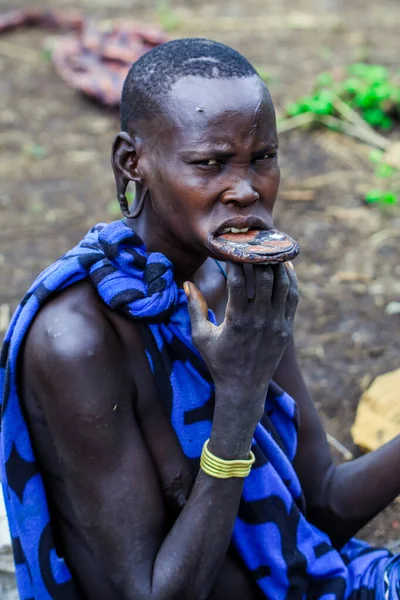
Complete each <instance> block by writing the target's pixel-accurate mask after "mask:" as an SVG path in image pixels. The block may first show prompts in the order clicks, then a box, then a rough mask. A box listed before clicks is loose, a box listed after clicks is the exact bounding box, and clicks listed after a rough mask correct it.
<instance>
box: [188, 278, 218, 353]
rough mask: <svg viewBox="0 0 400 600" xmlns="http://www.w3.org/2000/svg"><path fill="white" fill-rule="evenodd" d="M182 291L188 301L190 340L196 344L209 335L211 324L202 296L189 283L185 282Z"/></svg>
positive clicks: (192, 284)
mask: <svg viewBox="0 0 400 600" xmlns="http://www.w3.org/2000/svg"><path fill="white" fill-rule="evenodd" d="M183 289H184V290H185V294H186V297H187V301H188V311H189V316H190V323H191V325H192V338H193V341H194V342H195V343H197V342H198V341H200V340H201V339H203V338H204V336H206V335H207V334H208V333H209V331H210V328H211V327H212V323H211V322H210V321H209V320H208V306H207V302H206V299H205V298H204V296H203V294H202V293H201V292H200V291H199V290H198V289H197V287H196V286H195V285H194V283H192V282H191V281H185V283H184V284H183Z"/></svg>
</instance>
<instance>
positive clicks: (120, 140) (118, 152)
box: [111, 131, 140, 188]
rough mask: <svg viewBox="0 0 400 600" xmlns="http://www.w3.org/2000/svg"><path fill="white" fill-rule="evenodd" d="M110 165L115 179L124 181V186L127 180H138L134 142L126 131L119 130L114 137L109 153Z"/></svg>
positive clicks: (120, 181) (118, 181)
mask: <svg viewBox="0 0 400 600" xmlns="http://www.w3.org/2000/svg"><path fill="white" fill-rule="evenodd" d="M111 165H112V168H113V171H114V176H115V180H116V182H117V187H120V186H118V183H122V182H124V184H125V188H126V186H127V185H128V183H129V181H139V180H140V176H139V174H138V173H137V171H136V166H137V153H136V149H135V144H134V142H133V140H132V138H131V137H130V135H129V134H128V133H127V132H126V131H120V132H119V133H118V134H117V135H116V136H115V139H114V142H113V146H112V153H111Z"/></svg>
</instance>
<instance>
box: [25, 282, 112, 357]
mask: <svg viewBox="0 0 400 600" xmlns="http://www.w3.org/2000/svg"><path fill="white" fill-rule="evenodd" d="M100 302H101V301H100V300H99V298H98V297H97V295H96V293H95V291H94V290H93V289H92V287H91V285H90V284H88V283H79V284H77V285H75V286H72V287H71V288H69V289H68V290H66V291H64V292H62V293H60V294H59V295H57V296H56V297H55V298H54V299H53V300H50V301H49V302H48V303H47V304H46V305H45V306H44V307H43V308H42V309H41V310H40V312H39V313H38V315H37V316H36V318H35V320H34V322H33V324H32V327H31V329H30V331H29V333H28V335H27V339H26V343H25V348H24V354H25V355H26V356H27V357H29V365H28V366H29V367H30V368H32V367H34V366H36V367H40V366H42V367H44V366H45V365H46V364H48V361H50V364H49V365H48V366H54V365H55V364H57V363H58V362H63V363H64V362H65V361H67V362H69V363H70V362H71V361H76V360H77V361H80V360H87V359H88V358H90V357H92V356H94V355H98V354H99V353H100V354H104V353H110V344H111V345H112V346H114V347H113V350H116V349H117V345H118V343H117V342H118V336H117V332H116V330H115V328H114V327H113V326H112V324H111V323H110V321H109V320H108V319H107V318H106V315H105V312H104V310H102V308H101V304H100ZM25 362H26V361H25Z"/></svg>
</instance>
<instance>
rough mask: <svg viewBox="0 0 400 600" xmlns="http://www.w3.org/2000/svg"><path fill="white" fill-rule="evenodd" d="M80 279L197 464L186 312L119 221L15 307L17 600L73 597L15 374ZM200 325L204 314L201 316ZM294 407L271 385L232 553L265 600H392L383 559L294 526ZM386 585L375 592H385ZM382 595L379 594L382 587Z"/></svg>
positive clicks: (11, 487)
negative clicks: (125, 326)
mask: <svg viewBox="0 0 400 600" xmlns="http://www.w3.org/2000/svg"><path fill="white" fill-rule="evenodd" d="M85 278H88V279H90V280H91V282H92V284H93V285H94V287H95V288H96V289H97V291H98V293H99V295H100V297H101V298H102V299H103V301H104V302H105V303H106V304H107V305H108V306H109V307H110V308H111V309H113V310H118V311H123V312H124V313H126V314H128V315H129V316H130V317H131V318H133V319H137V320H140V322H141V323H143V324H145V325H146V326H145V327H143V328H141V329H143V331H144V332H145V333H144V339H145V344H146V351H147V356H148V360H149V363H150V365H151V369H152V371H153V373H154V376H155V381H156V383H157V385H158V386H159V392H160V398H161V400H162V401H163V402H164V403H165V406H166V407H167V409H168V411H169V415H170V420H171V423H172V426H173V428H174V430H175V432H176V435H177V437H178V438H179V441H180V443H181V446H182V448H183V451H184V453H185V455H186V456H187V457H188V459H191V460H192V461H195V462H196V463H197V464H198V460H199V456H200V453H201V449H202V445H203V443H204V441H205V440H206V439H207V438H208V437H209V435H210V432H211V420H212V415H213V406H214V386H213V382H212V380H211V378H210V375H209V373H208V371H207V368H206V366H205V364H204V362H203V360H202V359H201V356H200V355H199V353H198V352H197V350H196V348H195V347H194V346H193V343H192V340H191V330H190V320H189V315H188V311H187V301H186V296H185V294H184V292H183V290H181V289H178V287H177V285H176V283H175V281H174V274H173V266H172V264H171V263H170V261H169V260H168V259H167V258H166V257H165V256H164V255H162V254H159V253H151V254H147V253H146V250H145V247H144V245H143V243H142V241H141V240H140V238H139V237H138V236H137V235H136V234H135V233H134V232H133V231H132V230H131V229H130V228H129V227H127V226H126V225H125V224H124V223H123V222H120V221H118V222H115V223H111V224H109V225H104V224H100V225H97V226H95V227H93V228H92V229H91V230H90V232H89V233H88V234H87V236H86V237H85V238H84V239H83V240H82V242H81V243H80V244H78V246H76V247H75V248H74V249H72V250H71V251H70V252H68V253H67V254H66V255H65V256H63V257H62V258H61V259H60V260H59V261H57V262H56V263H55V264H54V265H52V266H50V267H49V268H48V269H46V270H45V271H44V272H43V273H42V274H41V275H40V276H39V277H38V279H37V280H36V281H35V283H34V284H33V286H32V287H31V288H30V290H29V291H28V293H27V294H26V296H25V298H24V299H23V301H22V302H21V304H20V306H19V307H18V309H17V311H16V313H15V315H14V317H13V319H12V322H11V324H10V328H9V330H8V332H7V335H6V338H5V342H4V346H3V349H2V354H1V364H0V367H1V370H0V375H1V379H0V390H1V392H2V393H1V397H2V423H1V424H2V429H1V474H2V483H3V491H4V497H5V502H6V508H7V514H8V520H9V525H10V531H11V536H12V543H13V549H14V558H15V563H16V575H17V581H18V588H19V593H20V597H21V599H22V600H28V599H29V600H31V599H36V600H76V599H80V598H81V596H80V594H79V591H78V590H77V589H76V587H75V584H74V580H73V577H72V576H71V573H70V571H69V569H68V566H67V564H66V563H65V561H64V559H63V557H62V556H58V555H57V553H56V550H55V544H54V539H53V535H52V529H51V523H50V518H49V510H48V504H47V499H46V494H45V490H44V486H43V481H42V477H41V474H40V469H39V467H38V464H37V462H36V459H35V456H34V453H33V450H32V445H31V440H30V437H29V433H28V428H27V425H26V422H25V420H24V416H23V410H22V407H21V398H20V396H19V393H18V383H17V363H18V356H19V352H20V348H21V344H22V342H23V340H24V337H25V335H26V332H27V331H28V328H29V326H30V325H31V323H32V320H33V319H34V317H35V315H36V314H37V312H38V310H39V309H40V308H41V306H42V305H43V303H44V302H45V301H46V300H47V299H48V298H49V297H50V296H51V295H54V294H55V293H58V292H60V291H61V290H63V289H65V288H67V287H68V286H70V285H71V284H73V283H75V282H77V281H80V280H82V279H85ZM210 319H211V320H214V315H213V314H212V313H211V312H210ZM296 443H297V418H296V405H295V402H294V401H293V400H292V398H290V397H289V396H288V395H287V394H286V393H285V392H283V391H282V390H281V389H280V388H279V387H278V386H276V385H275V384H271V386H270V388H269V391H268V394H267V398H266V404H265V416H264V417H263V420H262V422H261V423H260V424H259V425H258V426H257V428H256V431H255V434H254V439H253V446H252V450H253V452H254V454H255V456H256V463H255V465H254V467H253V469H252V471H251V474H250V475H249V477H248V478H247V479H246V480H245V483H244V488H243V496H242V499H241V502H240V508H239V512H238V517H237V519H236V522H235V526H234V531H233V543H234V545H235V547H236V549H237V551H238V552H239V554H240V556H241V557H242V559H243V561H244V563H245V564H246V566H247V568H248V571H249V573H250V574H251V575H252V577H253V578H254V579H255V581H256V582H257V584H258V585H259V587H260V588H261V590H262V592H263V593H264V595H265V598H268V599H270V600H284V599H285V600H299V599H308V600H317V599H321V600H322V599H323V600H334V599H336V600H342V599H343V600H344V599H346V600H384V599H385V595H386V598H391V599H395V598H396V599H398V598H399V595H398V590H397V588H398V580H399V564H398V560H397V558H396V557H392V556H391V554H390V553H389V552H388V551H387V550H384V549H374V548H371V547H370V546H368V545H367V544H365V543H363V542H359V541H357V540H351V541H350V542H349V543H348V544H347V545H346V546H345V548H343V550H342V551H341V553H339V552H337V551H336V550H334V549H333V548H332V545H331V543H330V540H329V538H328V536H327V535H325V534H324V533H322V532H321V531H319V530H318V529H317V528H316V527H314V526H313V525H311V524H310V523H309V522H308V521H307V519H306V516H305V502H304V498H303V495H302V490H301V487H300V483H299V480H298V478H297V475H296V473H295V471H294V468H293V465H292V462H293V458H294V456H295V452H296ZM385 581H386V583H385ZM385 586H386V587H385Z"/></svg>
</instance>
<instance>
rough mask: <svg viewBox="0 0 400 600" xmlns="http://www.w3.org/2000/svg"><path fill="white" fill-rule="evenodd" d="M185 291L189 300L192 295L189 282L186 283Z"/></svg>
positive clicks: (184, 285)
mask: <svg viewBox="0 0 400 600" xmlns="http://www.w3.org/2000/svg"><path fill="white" fill-rule="evenodd" d="M183 289H184V292H185V294H186V296H187V297H188V298H189V295H190V286H189V283H188V282H187V281H185V282H184V284H183Z"/></svg>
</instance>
